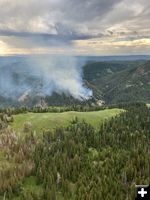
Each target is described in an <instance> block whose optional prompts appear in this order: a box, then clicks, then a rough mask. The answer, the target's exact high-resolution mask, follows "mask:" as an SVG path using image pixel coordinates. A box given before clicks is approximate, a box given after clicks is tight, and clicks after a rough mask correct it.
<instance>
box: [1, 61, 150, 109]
mask: <svg viewBox="0 0 150 200" xmlns="http://www.w3.org/2000/svg"><path fill="white" fill-rule="evenodd" d="M6 61H7V62H6ZM6 61H5V62H2V61H1V60H0V107H8V106H15V107H16V106H31V107H32V106H35V105H40V104H41V100H42V102H43V104H44V105H57V106H63V105H72V104H81V101H80V100H79V99H75V98H74V97H73V96H72V95H70V94H69V93H66V94H65V93H59V92H57V90H56V91H55V92H53V93H52V94H49V95H48V94H47V95H46V96H43V94H42V88H44V89H48V88H47V87H51V85H53V84H52V83H49V85H46V84H45V83H44V80H43V79H42V77H41V74H40V73H39V72H38V70H37V69H36V67H35V66H34V67H33V68H32V73H30V70H31V69H30V67H31V66H30V65H29V63H27V62H26V61H25V60H24V59H22V58H20V59H19V60H18V59H16V60H13V59H12V60H11V58H9V59H8V60H7V59H6ZM149 80H150V61H144V60H141V61H140V60H135V61H133V60H132V61H127V60H125V61H117V60H116V61H96V62H94V61H87V64H85V65H84V67H83V84H84V85H85V86H86V87H87V88H90V89H91V90H92V91H93V97H92V98H91V99H89V100H88V101H87V100H86V101H87V103H89V104H91V103H96V102H97V101H98V100H103V101H104V102H105V103H106V104H117V103H120V102H130V101H132V102H133V101H143V102H146V103H149V102H150V93H149V91H150V81H149ZM82 101H83V103H85V102H84V100H82Z"/></svg>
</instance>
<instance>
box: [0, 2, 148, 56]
mask: <svg viewBox="0 0 150 200" xmlns="http://www.w3.org/2000/svg"><path fill="white" fill-rule="evenodd" d="M149 52H150V1H149V0H132V1H131V0H122V1H121V0H42V1H41V0H25V1H23V0H0V55H7V54H31V53H33V54H34V53H35V54H37V53H53V54H73V55H74V54H75V55H117V54H133V55H134V54H150V53H149Z"/></svg>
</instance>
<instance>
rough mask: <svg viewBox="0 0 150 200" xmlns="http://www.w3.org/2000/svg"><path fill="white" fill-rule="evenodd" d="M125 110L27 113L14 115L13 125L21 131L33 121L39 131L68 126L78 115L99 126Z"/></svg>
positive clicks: (34, 128)
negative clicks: (27, 123)
mask: <svg viewBox="0 0 150 200" xmlns="http://www.w3.org/2000/svg"><path fill="white" fill-rule="evenodd" d="M122 111H123V110H121V109H117V108H115V109H106V110H101V111H93V112H75V111H69V112H63V113H27V114H19V115H15V116H14V122H13V123H12V127H13V128H14V129H15V130H16V131H18V132H19V131H21V129H22V127H23V125H24V123H25V122H31V124H32V128H33V130H35V131H36V132H37V133H39V132H42V130H43V129H51V128H55V127H59V126H67V125H68V124H69V122H70V121H71V120H72V119H74V118H75V117H77V118H78V119H79V120H85V121H86V122H87V123H90V124H91V125H93V126H94V127H98V126H99V125H100V124H101V123H102V122H104V120H106V119H109V118H111V117H113V116H115V115H117V114H119V113H121V112H122Z"/></svg>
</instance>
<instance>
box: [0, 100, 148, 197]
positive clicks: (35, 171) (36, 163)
mask: <svg viewBox="0 0 150 200" xmlns="http://www.w3.org/2000/svg"><path fill="white" fill-rule="evenodd" d="M119 107H121V108H123V109H124V110H125V111H124V112H122V113H121V114H120V115H117V116H116V117H113V118H112V119H111V120H106V121H105V122H104V123H103V124H102V125H101V126H100V128H98V129H96V128H94V127H92V126H91V125H89V124H87V123H85V122H84V121H79V120H78V118H75V119H74V120H72V121H71V122H70V125H69V126H68V127H66V128H63V127H62V128H61V127H60V128H57V129H55V130H45V131H44V132H43V136H42V137H37V136H36V135H35V133H34V132H33V130H32V128H31V127H30V124H25V126H24V127H23V130H22V133H21V134H22V136H20V135H19V134H17V133H16V132H15V131H14V130H12V128H10V126H9V124H10V123H12V122H13V115H12V114H13V113H14V110H13V112H12V110H11V109H7V110H3V112H1V114H0V150H1V154H0V157H1V160H2V161H3V162H1V164H0V199H13V200H43V199H44V200H55V199H58V200H67V199H68V200H99V199H104V200H116V199H119V200H125V199H126V200H132V199H134V196H135V184H149V182H150V175H149V174H150V171H149V170H150V147H149V145H150V109H149V108H148V107H147V106H146V105H145V104H143V103H134V104H122V105H119ZM28 179H29V180H32V181H33V182H32V187H26V185H27V183H28V182H27V180H28ZM29 185H30V184H29Z"/></svg>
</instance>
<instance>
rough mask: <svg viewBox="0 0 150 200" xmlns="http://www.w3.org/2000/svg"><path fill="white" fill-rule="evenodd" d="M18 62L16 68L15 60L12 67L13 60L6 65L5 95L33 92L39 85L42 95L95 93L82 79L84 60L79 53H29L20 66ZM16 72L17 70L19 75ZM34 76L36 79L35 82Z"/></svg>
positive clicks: (1, 86) (0, 80) (87, 95)
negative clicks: (61, 54)
mask: <svg viewBox="0 0 150 200" xmlns="http://www.w3.org/2000/svg"><path fill="white" fill-rule="evenodd" d="M22 62H23V64H22ZM16 65H17V68H16V67H15V63H13V68H12V66H11V64H10V65H9V66H6V67H5V76H1V75H0V89H1V92H0V95H2V93H3V96H5V97H10V98H15V97H17V98H18V97H19V96H21V95H23V94H24V93H25V92H27V91H28V93H30V95H32V93H33V92H35V90H37V88H38V92H40V95H42V96H51V95H52V93H53V92H56V93H58V94H63V93H64V94H66V95H71V96H73V97H74V98H76V99H79V100H82V99H89V98H90V97H91V96H92V91H91V90H89V89H88V88H86V87H85V85H84V82H83V79H82V65H83V62H82V64H81V63H80V62H79V61H78V59H77V58H76V57H71V56H32V57H31V56H30V57H26V58H25V59H23V61H21V64H19V67H18V63H17V62H16ZM7 67H8V70H6V68H7ZM10 69H11V70H10ZM10 71H11V73H10ZM12 72H13V74H12ZM14 74H17V75H15V76H16V77H14ZM14 78H15V82H14ZM33 78H34V79H36V81H35V82H34V84H33V83H32V79H33ZM6 80H7V81H6ZM37 81H38V82H37ZM5 82H6V84H3V83H5ZM35 83H36V85H35ZM35 88H36V89H35Z"/></svg>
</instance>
